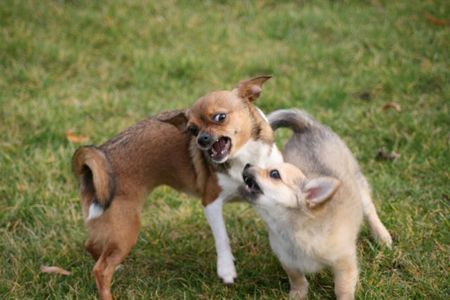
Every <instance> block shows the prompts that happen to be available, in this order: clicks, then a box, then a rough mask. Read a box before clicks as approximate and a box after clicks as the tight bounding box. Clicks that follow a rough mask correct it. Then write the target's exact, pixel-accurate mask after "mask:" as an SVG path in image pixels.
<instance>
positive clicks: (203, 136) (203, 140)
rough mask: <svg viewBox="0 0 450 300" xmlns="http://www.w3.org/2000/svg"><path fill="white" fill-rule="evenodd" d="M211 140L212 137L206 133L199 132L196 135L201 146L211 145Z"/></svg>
mask: <svg viewBox="0 0 450 300" xmlns="http://www.w3.org/2000/svg"><path fill="white" fill-rule="evenodd" d="M212 141H213V139H212V137H211V136H210V135H209V134H207V133H200V134H199V136H198V137H197V143H198V144H199V145H200V146H202V147H208V146H209V145H211V143H212Z"/></svg>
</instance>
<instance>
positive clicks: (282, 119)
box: [267, 109, 315, 133]
mask: <svg viewBox="0 0 450 300" xmlns="http://www.w3.org/2000/svg"><path fill="white" fill-rule="evenodd" d="M267 118H268V119H269V123H270V126H272V129H273V130H276V129H278V128H280V127H288V128H290V129H292V131H294V132H295V133H299V132H301V131H303V130H305V129H307V128H309V127H311V126H312V125H313V123H314V122H315V121H314V119H313V118H312V117H311V116H310V115H309V114H307V113H306V112H304V111H303V110H300V109H280V110H276V111H274V112H272V113H270V114H269V116H268V117H267Z"/></svg>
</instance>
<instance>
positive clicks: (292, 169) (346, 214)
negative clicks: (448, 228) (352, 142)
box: [241, 110, 392, 299]
mask: <svg viewBox="0 0 450 300" xmlns="http://www.w3.org/2000/svg"><path fill="white" fill-rule="evenodd" d="M269 121H270V123H271V125H272V127H273V128H274V129H276V128H278V127H283V126H286V127H290V128H291V129H293V131H294V135H293V137H292V138H291V139H290V140H289V141H288V143H287V144H286V147H285V149H284V151H283V155H284V158H285V160H286V162H289V163H279V164H274V165H272V166H271V167H269V168H265V169H262V168H259V167H257V166H251V165H247V166H246V167H245V169H244V171H243V178H244V182H245V186H243V187H242V188H241V194H242V196H243V197H244V198H245V199H247V200H248V201H249V202H250V203H252V204H253V206H254V207H255V208H256V210H257V211H258V212H259V213H260V215H261V217H262V218H263V219H264V220H265V222H266V223H267V226H268V229H269V239H270V245H271V247H272V249H273V251H274V252H275V254H276V255H277V257H278V259H279V260H280V262H281V264H282V266H283V268H284V270H285V271H286V273H287V274H288V276H289V281H290V285H291V292H290V296H291V297H293V298H296V299H302V298H305V297H306V296H307V293H308V282H307V280H306V278H305V276H304V274H305V273H312V272H317V271H319V270H320V269H322V268H323V267H331V269H332V270H333V273H334V281H335V293H336V296H337V298H338V299H353V298H354V294H355V289H356V284H357V280H358V269H357V259H356V239H357V236H358V232H359V228H360V225H361V222H362V219H363V215H365V216H366V217H367V219H368V222H369V224H370V227H371V230H372V232H373V234H374V235H375V236H376V237H377V238H378V239H379V240H381V241H382V242H383V243H385V244H386V245H387V246H389V247H390V246H391V244H392V239H391V236H390V234H389V232H388V231H387V230H386V228H385V227H384V225H383V224H382V223H381V221H380V219H379V217H378V215H377V212H376V210H375V206H374V205H373V203H372V200H371V197H370V190H369V185H368V183H367V181H366V179H365V178H364V176H363V174H362V173H361V171H360V169H359V167H358V163H357V162H356V160H355V158H354V157H353V155H352V154H351V152H350V150H349V149H348V148H347V146H346V145H345V143H344V142H343V141H342V140H341V139H340V138H339V137H338V136H337V135H336V134H335V133H333V132H332V131H331V130H330V129H328V128H326V127H325V126H323V125H321V124H320V123H318V122H317V121H315V120H314V119H312V118H311V117H310V116H309V115H307V114H306V113H305V112H303V111H300V110H280V111H276V112H274V113H272V114H271V115H270V116H269Z"/></svg>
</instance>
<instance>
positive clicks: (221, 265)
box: [217, 257, 237, 285]
mask: <svg viewBox="0 0 450 300" xmlns="http://www.w3.org/2000/svg"><path fill="white" fill-rule="evenodd" d="M233 260H234V259H233V257H227V258H222V259H219V260H218V262H217V274H218V275H219V277H220V279H222V281H223V283H225V284H227V285H231V284H233V283H234V281H235V280H236V277H237V274H236V268H235V266H234V262H233Z"/></svg>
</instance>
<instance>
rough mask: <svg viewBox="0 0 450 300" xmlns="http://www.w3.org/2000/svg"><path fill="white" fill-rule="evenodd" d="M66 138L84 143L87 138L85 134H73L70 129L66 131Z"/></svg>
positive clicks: (73, 141)
mask: <svg viewBox="0 0 450 300" xmlns="http://www.w3.org/2000/svg"><path fill="white" fill-rule="evenodd" d="M66 138H67V139H68V140H69V141H70V142H72V143H85V142H87V141H88V140H89V138H88V137H87V136H84V135H77V134H75V133H74V132H73V130H72V129H69V130H67V131H66Z"/></svg>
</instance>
